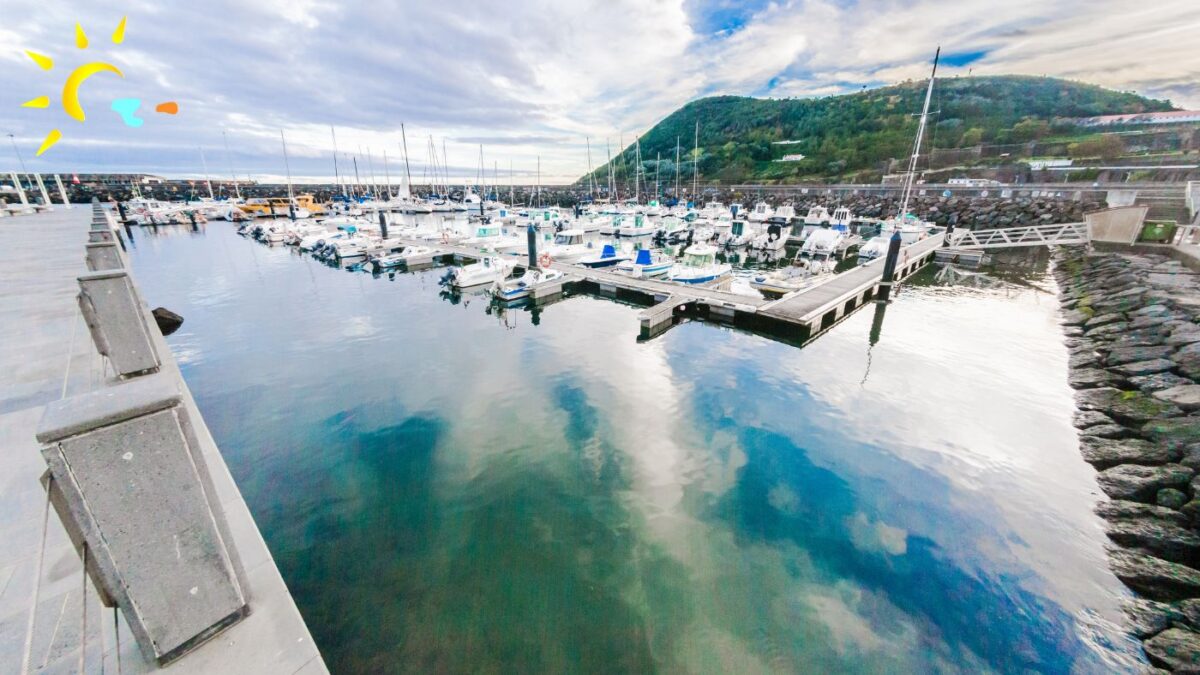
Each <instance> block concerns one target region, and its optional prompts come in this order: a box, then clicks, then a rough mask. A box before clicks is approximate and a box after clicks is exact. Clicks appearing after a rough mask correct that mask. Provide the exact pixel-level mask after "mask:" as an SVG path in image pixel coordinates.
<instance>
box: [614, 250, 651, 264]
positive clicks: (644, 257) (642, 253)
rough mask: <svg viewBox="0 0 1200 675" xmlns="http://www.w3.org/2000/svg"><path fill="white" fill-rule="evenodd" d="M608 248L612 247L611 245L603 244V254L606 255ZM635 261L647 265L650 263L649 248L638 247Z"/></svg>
mask: <svg viewBox="0 0 1200 675" xmlns="http://www.w3.org/2000/svg"><path fill="white" fill-rule="evenodd" d="M610 248H612V247H611V246H605V247H604V251H605V255H608V250H609V249H610ZM636 263H637V264H638V265H649V264H650V263H651V260H650V249H648V248H643V249H639V250H638V252H637V261H636Z"/></svg>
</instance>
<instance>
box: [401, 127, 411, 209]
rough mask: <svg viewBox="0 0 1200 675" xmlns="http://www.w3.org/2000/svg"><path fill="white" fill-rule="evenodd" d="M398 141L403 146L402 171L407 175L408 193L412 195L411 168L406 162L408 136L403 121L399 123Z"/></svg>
mask: <svg viewBox="0 0 1200 675" xmlns="http://www.w3.org/2000/svg"><path fill="white" fill-rule="evenodd" d="M400 141H401V142H402V143H403V145H402V146H401V147H402V148H404V173H405V175H406V176H407V177H408V194H409V197H411V196H412V168H411V167H410V166H409V164H408V136H406V135H405V134H404V122H401V123H400Z"/></svg>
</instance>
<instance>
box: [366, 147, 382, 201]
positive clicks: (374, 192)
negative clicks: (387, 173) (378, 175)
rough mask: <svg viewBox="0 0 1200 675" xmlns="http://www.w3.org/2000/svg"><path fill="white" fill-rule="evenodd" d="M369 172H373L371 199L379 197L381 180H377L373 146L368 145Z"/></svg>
mask: <svg viewBox="0 0 1200 675" xmlns="http://www.w3.org/2000/svg"><path fill="white" fill-rule="evenodd" d="M367 173H369V174H371V199H375V200H378V199H379V181H377V180H375V160H373V159H371V147H370V146H367Z"/></svg>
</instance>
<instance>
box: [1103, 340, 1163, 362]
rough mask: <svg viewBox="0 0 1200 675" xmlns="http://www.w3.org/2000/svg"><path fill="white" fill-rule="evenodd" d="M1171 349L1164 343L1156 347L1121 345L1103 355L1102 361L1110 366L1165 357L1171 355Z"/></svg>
mask: <svg viewBox="0 0 1200 675" xmlns="http://www.w3.org/2000/svg"><path fill="white" fill-rule="evenodd" d="M1172 351H1174V350H1173V348H1171V347H1167V346H1165V345H1163V346H1157V347H1154V346H1150V347H1123V348H1120V349H1113V350H1112V351H1110V352H1109V353H1108V356H1106V357H1104V362H1105V363H1106V364H1108V365H1110V366H1119V365H1121V364H1122V363H1134V362H1136V361H1149V360H1151V359H1165V358H1166V357H1168V356H1170V355H1171V352H1172Z"/></svg>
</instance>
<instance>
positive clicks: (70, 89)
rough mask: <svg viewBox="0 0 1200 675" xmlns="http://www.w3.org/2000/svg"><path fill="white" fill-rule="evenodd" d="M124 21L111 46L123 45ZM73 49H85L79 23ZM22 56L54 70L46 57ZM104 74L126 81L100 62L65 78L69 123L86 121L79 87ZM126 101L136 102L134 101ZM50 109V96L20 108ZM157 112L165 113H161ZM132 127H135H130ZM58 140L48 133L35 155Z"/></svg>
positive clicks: (57, 132)
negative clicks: (80, 101)
mask: <svg viewBox="0 0 1200 675" xmlns="http://www.w3.org/2000/svg"><path fill="white" fill-rule="evenodd" d="M127 18H128V17H122V18H121V22H120V23H119V24H117V28H116V30H114V31H113V34H112V41H113V44H118V45H119V44H121V43H122V42H124V41H125V21H126V19H127ZM75 46H76V47H78V48H79V49H87V48H88V37H87V34H86V33H84V31H83V26H81V25H79V24H78V23H76V24H75ZM25 53H26V54H28V55H29V58H31V59H33V62H34V63H36V64H37V65H38V67H40V68H41V69H42V70H50V69H52V68H54V59H52V58H50V57H49V56H46V55H44V54H38V53H37V52H32V51H28V50H26V51H25ZM103 72H108V73H113V74H115V75H116V76H117V77H121V78H124V77H125V74H124V73H122V72H121V70H120V69H119V68H117V67H116V66H114V65H112V64H111V63H103V62H99V61H94V62H91V63H85V64H83V65H82V66H79V67H78V68H76V69H75V70H72V71H71V73H70V74H69V75H68V76H67V80H66V82H65V83H64V84H63V88H62V107H63V111H64V112H66V113H67V115H69V116H70V117H71V118H72V119H75V120H78V121H79V122H82V121H84V119H86V115H85V114H84V112H83V106H82V105H80V103H79V87H80V86H82V85H83V83H84V82H85V81H86V80H87V79H88V78H89V77H91V76H93V75H95V74H97V73H103ZM125 100H126V101H136V99H125ZM49 106H50V97H49V96H38V97H36V98H33V99H30V100H28V101H26V102H24V103H22V104H21V107H23V108H48V107H49ZM177 109H178V108H177V107H176V110H177ZM160 112H165V111H161V110H160ZM171 114H173V113H171ZM129 115H130V116H132V111H130V112H129ZM123 116H124V114H123ZM129 119H130V118H129V117H126V123H127V124H130V122H129ZM137 122H138V124H140V123H141V121H140V120H137ZM131 126H135V125H132V124H131ZM60 139H62V131H60V130H58V129H51V130H50V133H48V134H46V138H45V140H43V141H42V145H41V147H40V148H38V151H37V154H38V155H39V156H40V155H41V154H42V153H44V152H46V151H47V150H49V149H50V148H51V147H53V146H54V144H55V143H57V142H58V141H59V140H60Z"/></svg>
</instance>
